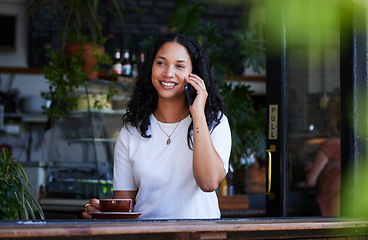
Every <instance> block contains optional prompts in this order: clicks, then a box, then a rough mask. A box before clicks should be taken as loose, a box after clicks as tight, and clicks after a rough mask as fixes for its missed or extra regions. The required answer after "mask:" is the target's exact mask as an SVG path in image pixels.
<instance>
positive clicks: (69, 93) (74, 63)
mask: <svg viewBox="0 0 368 240" xmlns="http://www.w3.org/2000/svg"><path fill="white" fill-rule="evenodd" d="M103 3H104V4H102V3H101V1H98V0H64V1H48V0H34V1H31V4H30V6H29V11H30V14H31V15H32V14H37V11H39V10H41V9H46V10H47V17H48V18H49V19H50V21H49V23H48V24H51V23H53V26H58V33H59V35H60V39H61V46H60V48H59V49H58V50H57V51H50V52H49V53H48V57H49V58H50V61H49V62H48V64H47V65H46V66H45V67H44V68H43V71H42V72H43V73H44V75H45V78H46V79H47V80H48V81H49V89H48V91H47V92H44V93H42V96H43V97H44V98H46V99H47V100H51V102H52V104H53V105H52V108H46V107H44V111H45V113H46V114H47V115H48V116H49V117H50V118H59V117H63V116H66V115H67V114H68V112H69V111H70V110H72V109H74V108H75V106H76V103H77V97H76V95H75V90H76V89H78V87H80V86H82V85H83V84H85V83H86V81H87V80H88V79H91V78H92V79H97V78H98V75H97V73H98V70H99V67H100V66H101V64H107V65H108V64H111V58H110V57H109V56H107V55H106V54H105V53H104V47H103V44H104V43H105V41H106V38H105V37H104V36H103V31H102V30H103V23H102V16H101V15H100V13H101V9H108V10H109V11H110V13H113V15H115V16H117V17H119V18H120V19H121V20H122V21H124V14H125V12H124V10H123V8H122V7H121V5H120V4H119V2H118V1H117V0H111V4H108V3H107V2H103ZM101 5H103V6H101ZM110 5H111V6H113V7H114V9H111V8H109V6H110ZM87 59H92V63H91V64H89V63H88V62H87ZM115 93H116V91H115V90H114V88H113V84H112V83H111V84H110V87H109V94H108V95H107V101H111V98H112V96H113V95H114V94H115ZM96 104H97V107H98V102H96ZM100 107H101V106H100Z"/></svg>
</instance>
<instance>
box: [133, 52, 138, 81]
mask: <svg viewBox="0 0 368 240" xmlns="http://www.w3.org/2000/svg"><path fill="white" fill-rule="evenodd" d="M137 76H138V61H137V56H136V55H135V54H133V55H132V77H133V80H135V79H136V78H137Z"/></svg>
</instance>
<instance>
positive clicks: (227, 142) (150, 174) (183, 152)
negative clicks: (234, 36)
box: [113, 114, 231, 219]
mask: <svg viewBox="0 0 368 240" xmlns="http://www.w3.org/2000/svg"><path fill="white" fill-rule="evenodd" d="M150 121H151V125H150V126H149V127H148V132H147V135H151V138H143V137H142V136H141V134H140V133H139V131H138V130H137V129H136V128H134V127H131V126H129V128H128V130H127V129H126V127H123V128H122V129H121V131H120V134H119V137H118V140H117V142H116V145H115V154H114V180H113V188H114V190H117V191H119V190H120V191H124V190H126V191H129V190H130V191H131V190H138V192H137V196H136V199H135V201H136V204H135V206H134V211H135V212H141V213H142V215H141V216H140V219H194V218H201V219H210V218H219V217H220V210H219V207H218V200H217V195H216V192H214V191H213V192H203V191H202V190H201V189H200V188H199V186H198V185H197V183H196V181H195V179H194V176H193V169H192V163H193V151H192V150H191V149H189V147H188V144H187V131H188V127H189V125H190V123H191V121H192V119H191V117H190V116H188V117H186V118H185V119H183V120H182V121H181V122H180V123H179V126H178V127H177V128H176V130H175V131H174V133H173V134H172V136H171V143H170V144H169V145H167V144H166V141H167V139H168V137H167V136H166V135H165V133H164V132H163V131H162V130H161V129H160V127H159V126H158V124H157V120H156V118H155V117H154V116H153V114H151V116H150ZM177 124H178V123H161V122H160V126H161V128H162V129H163V130H164V131H165V132H166V133H167V134H169V135H170V134H171V133H172V132H173V130H174V129H175V127H176V125H177ZM211 138H212V142H213V145H214V147H215V149H216V151H217V153H218V154H219V155H220V157H221V159H222V161H223V164H224V169H225V170H226V172H227V171H228V167H229V157H230V150H231V132H230V127H229V123H228V120H227V117H226V116H225V115H224V116H223V118H222V119H221V123H220V124H219V125H217V127H216V128H215V129H214V130H213V131H212V133H211Z"/></svg>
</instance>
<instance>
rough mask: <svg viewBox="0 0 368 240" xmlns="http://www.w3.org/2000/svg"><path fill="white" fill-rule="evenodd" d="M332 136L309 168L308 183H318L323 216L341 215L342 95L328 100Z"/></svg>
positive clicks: (327, 119)
mask: <svg viewBox="0 0 368 240" xmlns="http://www.w3.org/2000/svg"><path fill="white" fill-rule="evenodd" d="M325 119H326V123H327V128H328V129H327V130H328V131H329V133H330V137H329V138H328V139H327V140H326V141H324V142H323V143H322V144H321V145H320V147H319V149H318V152H317V154H316V156H315V158H314V160H313V163H312V164H311V166H309V169H307V171H308V174H307V179H306V184H307V186H309V187H313V186H315V185H316V184H317V183H318V193H317V202H318V205H319V208H320V211H321V214H322V216H339V215H340V168H341V167H340V97H338V96H334V97H332V98H331V100H330V101H329V102H328V105H327V108H326V115H325Z"/></svg>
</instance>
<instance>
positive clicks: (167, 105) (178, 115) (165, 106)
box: [153, 101, 189, 123]
mask: <svg viewBox="0 0 368 240" xmlns="http://www.w3.org/2000/svg"><path fill="white" fill-rule="evenodd" d="M153 114H154V115H155V117H156V119H157V120H159V121H160V122H164V123H176V122H179V121H180V120H182V119H184V118H185V117H186V116H188V114H189V110H188V105H186V104H180V103H175V102H160V101H159V102H158V104H157V109H156V110H155V111H154V113H153Z"/></svg>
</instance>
